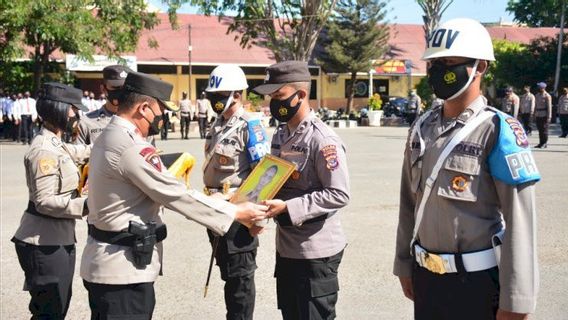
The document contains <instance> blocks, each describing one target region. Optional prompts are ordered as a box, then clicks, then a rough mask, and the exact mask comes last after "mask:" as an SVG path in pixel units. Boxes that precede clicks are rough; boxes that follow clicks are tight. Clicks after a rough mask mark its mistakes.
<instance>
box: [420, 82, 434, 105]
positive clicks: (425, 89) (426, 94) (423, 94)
mask: <svg viewBox="0 0 568 320" xmlns="http://www.w3.org/2000/svg"><path fill="white" fill-rule="evenodd" d="M433 93H434V92H432V88H431V87H430V85H429V84H428V77H423V78H422V79H420V82H418V84H417V85H416V94H418V96H419V97H420V98H421V99H422V103H423V104H424V105H425V106H426V108H429V107H430V106H431V105H432V94H433Z"/></svg>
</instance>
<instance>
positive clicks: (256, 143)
mask: <svg viewBox="0 0 568 320" xmlns="http://www.w3.org/2000/svg"><path fill="white" fill-rule="evenodd" d="M247 123H248V133H249V138H248V142H247V151H248V152H247V154H248V158H249V160H250V162H251V163H254V162H257V161H258V160H260V159H262V157H264V155H266V154H268V153H270V145H269V144H268V137H267V136H266V132H265V131H264V128H263V127H262V125H261V124H260V119H252V120H249V121H247Z"/></svg>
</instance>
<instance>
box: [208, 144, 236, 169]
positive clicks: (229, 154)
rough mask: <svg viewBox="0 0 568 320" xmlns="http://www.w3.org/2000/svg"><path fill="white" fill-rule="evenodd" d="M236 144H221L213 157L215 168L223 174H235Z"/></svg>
mask: <svg viewBox="0 0 568 320" xmlns="http://www.w3.org/2000/svg"><path fill="white" fill-rule="evenodd" d="M236 152H237V147H236V144H233V143H227V144H219V145H218V146H217V147H216V149H215V154H214V155H213V163H214V165H215V168H216V169H217V170H219V171H221V172H234V171H235V168H236V167H237V158H238V157H237V155H236Z"/></svg>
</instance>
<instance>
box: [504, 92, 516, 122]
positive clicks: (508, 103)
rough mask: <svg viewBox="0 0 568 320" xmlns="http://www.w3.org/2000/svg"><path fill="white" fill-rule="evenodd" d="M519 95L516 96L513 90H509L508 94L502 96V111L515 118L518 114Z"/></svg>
mask: <svg viewBox="0 0 568 320" xmlns="http://www.w3.org/2000/svg"><path fill="white" fill-rule="evenodd" d="M519 104H520V101H519V96H517V95H516V94H515V93H514V92H511V94H510V95H508V96H505V97H504V98H503V109H502V110H503V112H505V113H507V114H509V115H511V116H512V117H513V118H516V117H517V115H518V114H519Z"/></svg>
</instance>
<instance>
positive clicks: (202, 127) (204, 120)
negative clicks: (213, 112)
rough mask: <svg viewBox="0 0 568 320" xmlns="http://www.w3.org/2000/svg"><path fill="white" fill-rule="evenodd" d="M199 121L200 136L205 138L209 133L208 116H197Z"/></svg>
mask: <svg viewBox="0 0 568 320" xmlns="http://www.w3.org/2000/svg"><path fill="white" fill-rule="evenodd" d="M197 120H198V121H199V136H200V137H201V139H205V134H206V133H207V118H197Z"/></svg>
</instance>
